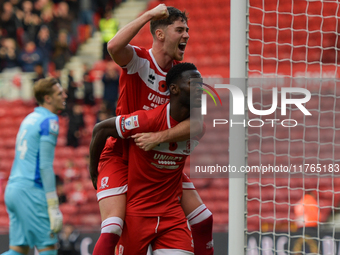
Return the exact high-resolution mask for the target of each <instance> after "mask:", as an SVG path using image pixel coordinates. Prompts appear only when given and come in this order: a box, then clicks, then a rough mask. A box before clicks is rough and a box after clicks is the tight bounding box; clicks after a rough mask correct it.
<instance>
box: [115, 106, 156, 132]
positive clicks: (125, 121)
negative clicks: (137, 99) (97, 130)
mask: <svg viewBox="0 0 340 255" xmlns="http://www.w3.org/2000/svg"><path fill="white" fill-rule="evenodd" d="M149 127H150V118H149V117H148V114H147V111H137V112H134V113H132V114H128V115H120V116H118V117H117V118H116V129H117V133H118V135H119V137H121V138H129V137H130V136H132V135H134V134H137V133H141V132H146V131H149V130H150V129H149Z"/></svg>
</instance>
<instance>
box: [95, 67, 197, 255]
mask: <svg viewBox="0 0 340 255" xmlns="http://www.w3.org/2000/svg"><path fill="white" fill-rule="evenodd" d="M198 79H200V80H201V75H200V73H199V72H198V71H197V69H196V67H195V66H194V65H193V64H190V63H181V64H178V65H175V66H174V67H173V68H172V69H170V71H169V73H168V74H167V76H166V84H167V87H168V88H169V91H170V103H166V104H164V105H162V106H159V107H157V108H156V109H152V110H149V111H144V110H140V111H136V112H134V113H131V114H127V115H120V116H118V117H116V118H111V119H108V120H106V121H103V122H100V123H98V124H97V125H96V126H95V128H94V130H93V136H92V141H91V146H90V153H91V152H92V151H93V150H101V149H103V148H104V145H105V142H106V139H107V137H108V136H114V137H116V138H117V137H121V138H128V137H130V136H131V135H133V134H136V133H140V132H155V131H160V130H165V129H169V128H171V127H173V126H175V125H177V123H179V122H181V121H184V120H185V119H187V118H188V117H189V116H190V106H193V107H200V104H201V92H202V90H201V89H200V88H201V84H202V83H201V82H198V81H197V80H198ZM190 102H191V104H190ZM189 143H190V146H188V144H189ZM197 144H198V141H197V140H195V139H191V140H187V141H183V142H177V143H161V144H159V145H158V146H157V147H155V148H154V149H153V150H151V151H147V152H146V151H144V150H141V149H140V148H139V147H138V146H137V145H136V144H135V143H134V139H129V145H130V146H129V153H128V155H129V156H128V161H129V165H128V173H129V178H128V187H129V189H128V192H127V206H126V218H125V222H126V224H125V225H124V229H123V233H122V238H121V240H120V241H119V248H118V250H117V254H118V253H119V254H146V252H147V248H148V245H149V244H151V245H152V248H153V254H156V255H157V254H183V255H184V254H193V252H194V249H193V245H192V239H191V233H190V230H189V228H188V224H187V219H186V217H185V215H184V213H183V210H182V208H181V202H180V200H181V196H182V173H183V168H184V164H185V159H186V157H187V156H188V155H189V154H190V152H191V151H192V149H193V148H194V147H195V146H196V145H197ZM188 148H190V149H188ZM103 183H106V181H105V182H104V181H102V184H103ZM136 229H138V231H136ZM174 252H175V253H174Z"/></svg>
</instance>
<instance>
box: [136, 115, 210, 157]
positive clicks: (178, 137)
mask: <svg viewBox="0 0 340 255" xmlns="http://www.w3.org/2000/svg"><path fill="white" fill-rule="evenodd" d="M200 111H201V110H200V109H199V108H195V109H193V110H192V113H194V114H192V117H190V118H188V119H186V120H184V121H182V122H180V123H178V124H177V125H176V126H175V127H173V128H170V129H167V130H163V131H160V132H155V133H138V134H135V135H133V136H131V137H132V138H134V139H135V143H136V145H137V146H138V147H139V148H141V149H143V150H145V151H149V150H152V149H153V148H154V147H155V146H157V144H159V143H164V142H180V141H185V140H188V139H190V137H194V136H196V135H199V134H201V133H202V131H203V118H202V116H201V115H200ZM193 115H194V116H195V117H193ZM190 131H191V132H192V133H190Z"/></svg>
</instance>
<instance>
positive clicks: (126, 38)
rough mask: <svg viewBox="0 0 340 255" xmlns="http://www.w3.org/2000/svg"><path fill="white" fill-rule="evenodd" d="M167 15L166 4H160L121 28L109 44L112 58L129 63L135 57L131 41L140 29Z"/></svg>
mask: <svg viewBox="0 0 340 255" xmlns="http://www.w3.org/2000/svg"><path fill="white" fill-rule="evenodd" d="M167 16H169V13H168V10H167V7H166V5H165V4H159V5H158V6H156V7H155V8H153V9H151V10H149V11H147V12H145V13H144V14H143V15H141V16H140V17H138V18H137V19H135V20H133V21H132V22H130V23H129V24H127V25H126V26H124V27H123V28H121V29H120V30H119V31H118V32H117V34H116V35H115V36H114V37H113V38H112V39H111V40H110V41H109V42H108V44H107V50H108V52H109V54H110V55H111V57H112V59H113V60H114V61H115V62H116V63H117V64H118V65H120V66H125V65H127V64H128V63H129V62H130V61H131V59H132V57H133V49H132V46H131V45H129V43H130V41H131V40H132V39H133V38H134V37H135V35H136V34H137V33H138V31H139V30H140V29H141V28H142V27H143V26H144V25H145V24H146V23H148V22H149V21H150V20H155V19H162V18H166V17H167Z"/></svg>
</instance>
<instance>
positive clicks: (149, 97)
mask: <svg viewBox="0 0 340 255" xmlns="http://www.w3.org/2000/svg"><path fill="white" fill-rule="evenodd" d="M149 21H151V24H150V28H151V33H152V36H153V45H152V48H151V49H150V50H146V49H144V48H139V47H135V46H131V45H129V42H130V41H131V40H132V38H133V37H134V36H135V35H136V34H137V33H138V31H139V30H140V29H141V28H142V27H143V26H144V25H145V24H146V23H148V22H149ZM188 30H189V28H188V25H187V17H186V14H185V13H184V12H181V11H179V10H178V9H176V8H174V7H166V6H165V5H164V4H160V5H158V6H157V7H155V8H154V9H152V10H150V11H147V12H146V13H144V14H143V15H141V16H140V17H138V18H137V19H135V20H134V21H132V22H131V23H129V24H127V25H126V26H125V27H123V28H122V29H121V30H119V31H118V33H117V34H116V35H115V36H114V37H113V38H112V39H111V41H110V42H109V43H108V51H109V53H110V55H111V57H112V58H113V60H114V61H115V62H116V63H117V64H119V65H120V66H122V67H123V73H122V75H121V79H120V86H121V89H120V97H119V99H118V103H117V115H121V114H129V113H132V112H134V111H137V110H142V109H144V110H149V109H153V108H155V107H157V106H158V105H161V104H164V103H166V102H167V101H168V98H169V91H168V90H167V87H166V84H165V76H166V73H167V71H168V70H169V69H170V68H171V67H172V66H173V65H176V64H178V63H179V62H178V61H181V60H183V56H184V51H185V48H186V44H187V42H188V40H189V34H188ZM200 124H201V123H200ZM201 126H202V125H194V127H195V128H197V130H194V133H195V134H199V133H200V132H201V131H202V130H201ZM159 134H161V135H160V136H158V137H159V140H158V142H157V143H159V142H170V141H172V142H177V141H184V140H187V139H189V138H190V122H189V120H185V121H183V122H181V123H180V124H179V125H177V126H176V127H174V128H172V129H168V130H165V131H164V132H161V133H159ZM136 139H138V138H136ZM122 147H123V148H124V150H123V151H122V149H121V148H122ZM127 151H128V143H127V142H122V141H121V140H117V139H114V138H109V139H108V141H107V143H106V146H105V148H104V150H103V152H102V154H101V155H99V153H98V152H99V150H97V151H96V152H93V153H92V154H91V158H90V160H91V162H90V173H91V178H92V181H93V185H94V187H95V188H98V189H97V199H98V201H99V208H100V212H101V217H102V221H103V222H102V229H101V235H100V237H99V239H98V241H97V244H96V246H95V249H94V252H93V254H94V255H99V254H100V255H103V254H104V255H106V254H112V253H113V251H114V247H115V245H116V244H117V242H118V240H119V236H120V235H121V231H122V228H123V220H124V217H125V206H126V196H125V193H126V191H127V188H128V186H127V164H128V163H127V157H128V153H127ZM99 158H100V160H99ZM183 189H184V190H183V197H182V208H183V211H184V213H185V214H186V215H187V218H188V220H189V222H190V224H191V225H192V234H193V239H194V242H195V244H196V245H195V254H196V255H201V254H212V253H213V248H212V214H211V212H210V211H209V210H208V209H207V208H206V206H205V205H204V204H203V202H202V200H201V198H200V197H199V195H198V193H197V192H196V190H195V187H194V185H193V184H192V183H191V182H190V180H189V179H188V177H187V176H186V175H184V174H183Z"/></svg>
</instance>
